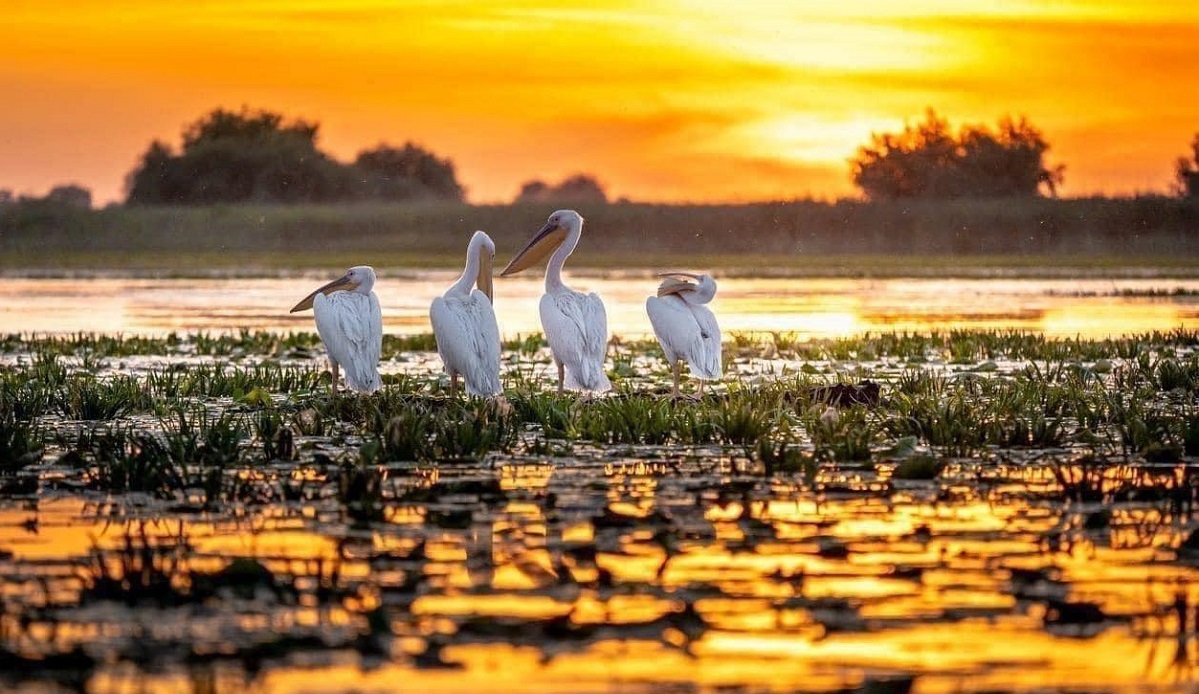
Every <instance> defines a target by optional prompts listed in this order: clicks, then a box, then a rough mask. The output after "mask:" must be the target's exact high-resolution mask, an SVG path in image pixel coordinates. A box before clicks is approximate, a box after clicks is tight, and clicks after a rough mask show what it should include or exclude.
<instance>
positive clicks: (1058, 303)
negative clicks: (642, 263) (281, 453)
mask: <svg viewBox="0 0 1199 694" xmlns="http://www.w3.org/2000/svg"><path fill="white" fill-rule="evenodd" d="M453 278H454V277H453V275H452V274H451V273H448V272H425V273H417V274H415V275H412V276H408V277H403V278H388V277H383V278H380V281H379V284H378V285H377V287H376V291H377V293H378V294H379V297H380V302H381V303H382V306H383V316H384V325H385V330H386V331H387V332H388V333H394V334H413V333H425V332H429V330H430V327H429V321H428V310H429V304H430V302H431V301H432V300H433V298H434V297H435V296H438V295H440V294H441V293H442V292H444V291H445V289H446V287H447V286H448V285H449V284H450V283H451V282H452V280H453ZM311 284H312V280H311V279H310V278H302V277H301V278H296V279H277V278H269V279H179V280H144V279H119V278H91V279H19V278H10V279H6V280H5V281H4V282H3V283H0V333H15V332H25V333H28V332H36V333H48V332H60V333H61V332H104V333H125V334H164V333H167V332H172V331H174V332H196V331H209V332H217V331H229V330H238V329H251V330H259V329H263V330H304V331H311V330H312V329H313V323H312V317H311V315H310V314H294V315H293V314H289V313H288V310H289V309H290V307H291V306H292V305H294V304H295V302H296V300H297V297H302V296H303V295H304V294H306V293H307V292H308V291H309V290H310V286H309V285H311ZM573 284H574V285H575V286H576V287H578V288H580V289H585V290H588V291H595V292H597V293H599V294H600V295H601V296H602V297H603V298H604V301H605V304H606V306H607V310H608V325H609V329H610V330H611V332H612V333H613V334H615V335H621V336H625V337H639V336H643V335H647V334H649V331H650V327H649V323H648V319H647V318H646V317H645V299H646V297H647V296H649V295H650V294H651V293H652V292H653V291H654V289H655V287H656V283H655V282H654V281H653V280H652V279H646V278H633V279H628V278H624V279H621V278H599V277H582V278H577V279H575V280H573ZM1179 290H1181V291H1182V293H1181V294H1174V292H1177V291H1179ZM1151 292H1154V293H1157V294H1158V295H1149V293H1151ZM1196 292H1199V281H1195V280H1169V279H1137V280H1095V279H1077V280H1013V279H960V280H930V279H894V280H866V279H803V278H790V279H780V278H769V279H745V278H728V279H721V280H720V290H719V294H718V296H717V298H716V301H715V302H714V304H713V308H714V310H715V311H716V313H717V316H718V317H719V319H720V322H721V326H722V328H723V329H724V330H726V331H792V332H795V333H798V334H799V336H800V337H801V338H824V337H842V336H847V335H855V334H860V333H864V332H882V331H917V332H925V331H929V330H949V329H1019V330H1026V331H1033V332H1040V333H1044V334H1047V335H1051V336H1082V337H1107V336H1113V335H1123V334H1130V333H1140V332H1147V331H1151V330H1171V329H1174V328H1178V327H1185V328H1196V327H1199V296H1194V295H1193V294H1195V293H1196ZM541 293H542V283H541V280H540V279H538V278H536V277H523V276H522V277H518V278H510V279H509V278H505V279H504V280H502V281H500V282H498V283H497V285H496V314H497V317H498V320H499V324H500V329H501V331H502V332H503V333H504V334H505V335H507V336H516V335H520V334H529V333H532V332H539V331H540V330H541V326H540V324H539V320H538V309H537V302H538V301H539V300H540V296H541ZM1161 294H1166V295H1165V296H1163V295H1161Z"/></svg>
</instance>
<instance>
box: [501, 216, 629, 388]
mask: <svg viewBox="0 0 1199 694" xmlns="http://www.w3.org/2000/svg"><path fill="white" fill-rule="evenodd" d="M582 235H583V217H582V216H580V215H579V213H578V212H575V211H574V210H558V211H557V212H555V213H553V214H551V215H550V217H549V219H548V220H547V221H546V223H545V226H543V227H541V230H540V231H538V232H537V233H536V234H534V235H533V238H532V239H531V240H530V241H529V243H528V244H526V245H525V247H524V248H522V249H521V251H520V252H519V253H517V254H516V257H514V258H512V261H511V262H509V263H508V267H506V268H504V271H503V272H501V273H500V276H501V277H507V276H508V275H514V274H516V273H518V272H520V271H522V270H525V269H527V268H529V267H532V266H533V265H536V264H538V263H540V262H541V261H543V260H545V259H546V258H547V257H548V258H549V262H548V263H547V264H546V266H545V294H544V295H542V297H541V304H540V309H541V327H542V329H543V330H544V331H545V340H546V342H548V343H549V344H550V352H551V353H553V355H554V364H555V365H557V367H558V392H559V393H561V392H562V390H563V388H564V387H565V388H570V389H572V390H586V391H592V392H596V393H602V392H604V391H606V390H610V389H611V388H612V383H611V382H609V381H608V376H607V374H605V373H604V358H605V357H606V356H607V353H608V314H607V313H606V312H605V311H604V302H603V301H601V300H600V298H599V297H598V296H597V295H595V294H594V293H592V294H584V293H583V292H576V291H575V290H573V289H571V288H570V287H568V286H566V284H565V283H563V282H562V266H563V265H565V264H566V259H567V258H568V257H570V254H571V253H572V252H574V249H575V246H577V245H579V238H580V237H581V236H582Z"/></svg>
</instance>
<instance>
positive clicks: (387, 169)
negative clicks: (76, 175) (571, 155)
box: [126, 108, 464, 205]
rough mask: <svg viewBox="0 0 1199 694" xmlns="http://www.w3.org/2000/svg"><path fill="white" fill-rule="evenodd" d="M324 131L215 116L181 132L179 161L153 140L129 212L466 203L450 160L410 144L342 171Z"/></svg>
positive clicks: (269, 115) (247, 116) (258, 117)
mask: <svg viewBox="0 0 1199 694" xmlns="http://www.w3.org/2000/svg"><path fill="white" fill-rule="evenodd" d="M319 131H320V126H319V125H318V124H316V123H312V122H309V121H305V120H294V121H287V120H285V119H284V117H283V116H282V115H280V114H278V113H274V112H271V111H265V110H249V109H245V108H243V109H242V110H241V111H228V110H225V109H220V108H218V109H215V110H213V111H211V112H209V113H208V114H206V115H204V116H203V117H202V118H200V119H199V120H197V121H196V122H194V123H192V124H190V125H188V126H187V127H186V128H184V131H183V138H182V139H183V144H182V147H181V148H180V151H179V152H178V153H175V152H174V151H172V149H171V147H170V146H168V145H167V144H165V143H163V142H160V141H158V140H155V141H154V142H152V143H150V147H149V149H147V150H146V152H145V154H143V155H142V158H141V162H140V163H139V165H138V167H137V168H136V169H134V171H133V172H131V173H130V174H129V176H128V177H127V178H126V189H127V191H128V198H127V202H128V203H129V204H135V205H136V204H186V205H193V204H208V203H218V202H324V201H335V200H356V199H363V198H376V199H385V200H404V199H409V198H417V197H439V198H449V199H454V200H461V199H462V198H463V197H464V191H463V189H462V186H461V185H460V184H459V183H458V180H457V178H456V175H455V173H454V165H453V163H452V162H450V161H449V160H448V159H438V158H437V157H436V156H435V155H434V154H433V153H432V152H429V151H427V150H425V149H422V148H421V147H418V146H417V145H414V144H412V143H408V144H405V145H404V146H403V147H401V148H394V147H389V146H386V145H379V146H378V147H376V148H375V149H372V150H365V151H363V152H360V153H359V154H358V158H357V160H356V161H355V162H354V163H353V164H349V165H346V164H342V163H340V162H338V161H336V160H334V159H333V158H332V157H330V156H329V155H327V154H325V153H324V152H322V151H321V150H320V149H318V148H317V146H316V143H317V136H318V133H319Z"/></svg>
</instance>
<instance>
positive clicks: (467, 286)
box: [450, 235, 483, 296]
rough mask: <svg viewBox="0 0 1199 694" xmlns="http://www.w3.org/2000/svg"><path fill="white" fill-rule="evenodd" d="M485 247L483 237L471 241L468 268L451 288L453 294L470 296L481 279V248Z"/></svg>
mask: <svg viewBox="0 0 1199 694" xmlns="http://www.w3.org/2000/svg"><path fill="white" fill-rule="evenodd" d="M482 245H483V237H481V236H477V235H476V236H474V237H472V238H471V240H470V244H469V245H468V246H467V247H466V268H464V269H463V270H462V276H461V277H459V278H458V281H457V282H455V283H454V285H453V286H452V287H450V291H451V292H456V293H459V294H465V295H467V296H470V292H471V290H472V289H474V287H475V281H476V280H477V279H478V278H479V246H482Z"/></svg>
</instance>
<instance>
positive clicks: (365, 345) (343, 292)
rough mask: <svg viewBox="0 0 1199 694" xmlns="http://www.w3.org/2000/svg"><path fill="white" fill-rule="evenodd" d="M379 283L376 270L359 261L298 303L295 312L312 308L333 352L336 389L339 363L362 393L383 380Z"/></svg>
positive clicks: (348, 383)
mask: <svg viewBox="0 0 1199 694" xmlns="http://www.w3.org/2000/svg"><path fill="white" fill-rule="evenodd" d="M374 286H375V270H374V268H372V267H371V266H369V265H358V266H356V267H352V268H350V269H349V270H347V271H346V274H344V275H342V276H341V277H339V278H337V279H335V280H333V281H332V282H330V283H328V284H326V285H325V286H323V287H321V288H320V289H317V290H316V291H315V292H313V293H311V294H309V295H308V296H306V297H304V300H303V301H301V302H300V303H298V304H296V305H295V307H294V308H292V310H291V312H292V313H295V312H296V311H303V310H305V309H309V308H311V309H312V313H313V314H314V315H315V316H316V331H317V332H318V333H319V334H320V336H321V341H322V342H324V343H325V349H326V350H328V352H329V364H330V366H332V367H333V392H334V393H336V392H337V377H338V374H337V372H338V367H339V366H344V367H345V370H346V386H348V387H349V388H350V390H356V391H358V392H360V393H373V392H374V391H376V390H378V389H379V387H380V386H381V385H382V382H381V381H380V380H379V355H380V354H381V353H382V351H383V311H382V309H380V308H379V297H377V296H375V293H374V292H373V291H372V289H373V288H374Z"/></svg>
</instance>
